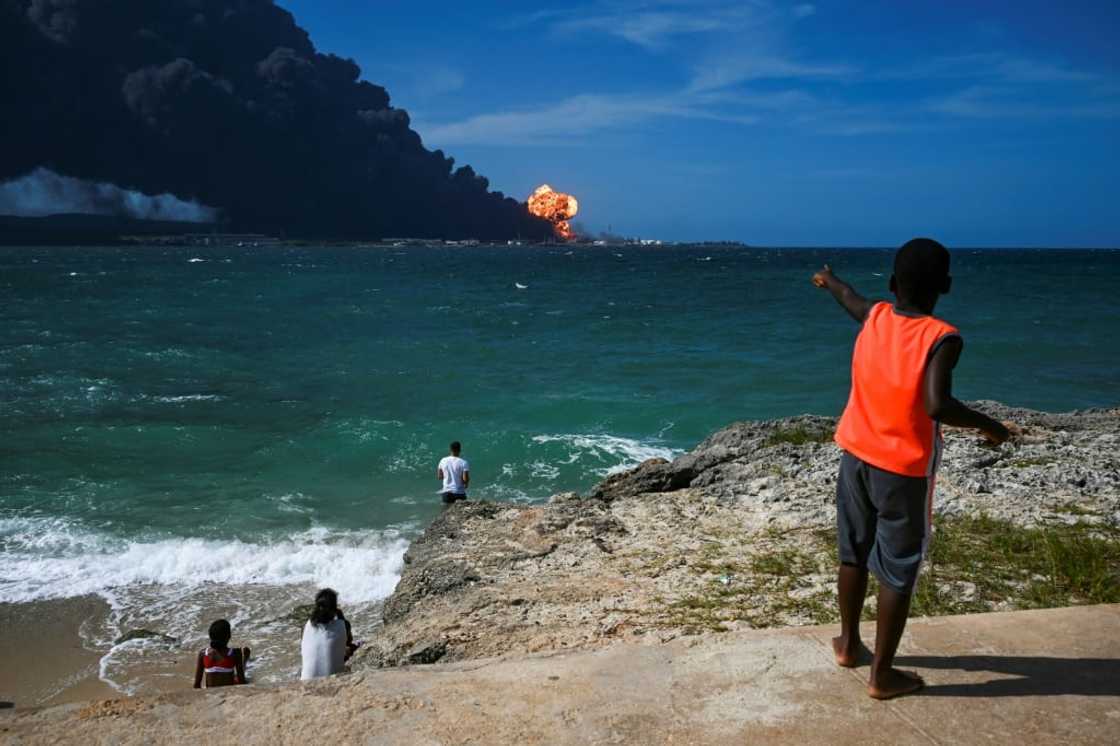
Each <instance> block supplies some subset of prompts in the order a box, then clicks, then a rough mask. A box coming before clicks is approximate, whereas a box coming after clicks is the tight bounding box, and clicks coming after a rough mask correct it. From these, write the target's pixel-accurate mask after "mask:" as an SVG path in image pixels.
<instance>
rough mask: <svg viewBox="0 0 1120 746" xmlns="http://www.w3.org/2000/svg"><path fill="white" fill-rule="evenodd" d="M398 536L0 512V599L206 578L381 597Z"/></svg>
mask: <svg viewBox="0 0 1120 746" xmlns="http://www.w3.org/2000/svg"><path fill="white" fill-rule="evenodd" d="M407 546H408V542H407V541H406V540H405V539H404V537H403V536H402V535H401V532H400V531H399V530H395V529H385V530H381V531H372V530H371V531H350V530H340V529H329V528H324V527H314V528H311V529H308V530H306V531H300V532H298V533H293V534H289V535H287V536H283V537H280V538H278V539H277V540H275V541H271V542H268V543H255V542H247V541H242V540H240V539H204V538H196V537H189V538H148V539H122V538H119V537H115V536H111V535H108V534H103V533H100V532H97V531H90V530H88V529H85V528H83V527H81V526H79V525H76V524H74V523H72V522H70V521H67V520H63V519H51V518H41V517H23V516H16V517H9V518H0V601H5V602H23V601H37V600H44V599H52V598H71V597H76V596H84V595H90V594H93V595H99V596H102V597H104V598H106V599H107V600H110V603H112V601H113V599H115V598H117V596H118V595H119V593H118V591H119V590H120V589H121V588H126V587H129V586H139V585H152V584H156V585H160V586H169V587H174V588H175V589H176V590H177V591H183V590H187V589H192V588H198V587H201V586H204V585H207V584H212V583H218V584H226V585H270V586H286V585H304V584H306V585H316V586H323V585H329V586H331V587H333V588H335V589H337V590H338V591H339V592H340V593H341V594H342V595H343V596H344V597H345V598H347V599H349V600H350V601H352V602H357V603H362V602H370V601H377V600H380V599H383V598H385V597H387V596H388V595H389V594H390V593H392V591H393V589H394V588H395V587H396V584H397V581H398V580H400V572H401V567H402V562H403V556H404V552H405V549H406V548H407Z"/></svg>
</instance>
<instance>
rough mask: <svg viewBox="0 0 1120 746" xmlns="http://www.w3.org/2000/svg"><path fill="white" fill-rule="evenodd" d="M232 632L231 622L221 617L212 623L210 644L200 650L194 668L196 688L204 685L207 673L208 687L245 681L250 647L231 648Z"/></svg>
mask: <svg viewBox="0 0 1120 746" xmlns="http://www.w3.org/2000/svg"><path fill="white" fill-rule="evenodd" d="M231 634H232V630H231V629H230V625H229V622H227V621H226V620H225V619H219V620H218V621H216V622H214V623H213V624H211V625H210V645H209V646H208V647H206V648H204V649H202V650H200V651H199V652H198V662H197V664H196V665H195V668H194V688H195V689H198V688H200V687H201V686H202V675H203V674H206V688H207V689H211V688H213V687H215V686H230V685H231V684H244V683H245V664H246V663H248V662H249V648H231V647H230V646H229V638H230V635H231Z"/></svg>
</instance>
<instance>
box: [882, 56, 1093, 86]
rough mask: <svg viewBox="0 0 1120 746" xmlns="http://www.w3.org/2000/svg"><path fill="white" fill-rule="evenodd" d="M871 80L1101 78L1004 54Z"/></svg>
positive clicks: (953, 59) (946, 59) (944, 60)
mask: <svg viewBox="0 0 1120 746" xmlns="http://www.w3.org/2000/svg"><path fill="white" fill-rule="evenodd" d="M874 77H877V78H881V79H900V80H937V79H954V78H967V79H986V80H999V81H1003V82H1007V83H1087V82H1092V81H1095V80H1099V79H1100V76H1099V75H1097V74H1096V73H1092V72H1088V71H1085V70H1078V69H1075V68H1073V67H1071V66H1069V65H1068V64H1066V63H1064V62H1061V61H1056V60H1044V59H1031V58H1028V57H1022V56H1019V55H1013V54H1008V53H1006V52H976V53H973V54H960V55H949V56H942V57H934V58H932V59H930V60H927V61H925V62H923V63H920V64H917V65H906V66H902V67H898V68H889V69H885V70H879V71H878V72H877V74H876V75H875V76H874Z"/></svg>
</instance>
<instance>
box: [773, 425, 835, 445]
mask: <svg viewBox="0 0 1120 746" xmlns="http://www.w3.org/2000/svg"><path fill="white" fill-rule="evenodd" d="M831 440H832V430H827V429H825V430H822V429H820V428H815V427H813V428H811V427H802V426H797V427H783V428H779V429H777V430H775V431H774V432H772V433H770V436H769V437H768V438H766V442H765V443H764V444H763V445H767V446H776V445H779V444H781V443H790V444H791V445H795V446H803V445H805V444H806V443H828V442H830V441H831Z"/></svg>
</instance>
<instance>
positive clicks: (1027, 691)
mask: <svg viewBox="0 0 1120 746" xmlns="http://www.w3.org/2000/svg"><path fill="white" fill-rule="evenodd" d="M895 665H897V666H898V667H900V668H907V667H918V668H935V669H944V670H954V669H955V670H958V671H989V672H991V673H994V674H1003V675H1006V676H1011V677H1013V678H1002V677H1001V678H998V679H990V680H988V681H980V682H975V683H962V684H929V683H928V682H927V683H926V686H925V687H924V688H923V689H922V691H921V693H920V696H926V697H1028V696H1029V697H1040V696H1041V697H1045V696H1055V695H1060V694H1076V695H1081V696H1085V697H1117V696H1120V659H1116V658H1047V657H1041V656H1040V657H1032V656H1015V655H954V656H932V655H906V656H899V657H897V658H895Z"/></svg>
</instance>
